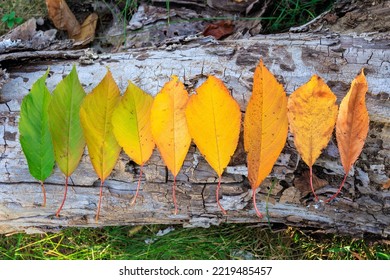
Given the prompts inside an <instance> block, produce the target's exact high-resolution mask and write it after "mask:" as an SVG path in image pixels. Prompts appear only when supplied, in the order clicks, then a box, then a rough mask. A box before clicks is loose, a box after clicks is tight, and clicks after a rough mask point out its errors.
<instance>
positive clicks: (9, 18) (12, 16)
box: [8, 11, 15, 21]
mask: <svg viewBox="0 0 390 280" xmlns="http://www.w3.org/2000/svg"><path fill="white" fill-rule="evenodd" d="M14 18H15V11H12V12H10V13H9V16H8V20H10V21H13V19H14Z"/></svg>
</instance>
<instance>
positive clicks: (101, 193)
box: [95, 181, 104, 222]
mask: <svg viewBox="0 0 390 280" xmlns="http://www.w3.org/2000/svg"><path fill="white" fill-rule="evenodd" d="M103 183H104V181H100V191H99V203H98V208H97V210H96V218H95V221H96V222H97V221H98V220H99V214H100V207H101V205H102V198H103Z"/></svg>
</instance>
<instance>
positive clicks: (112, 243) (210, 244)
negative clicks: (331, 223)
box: [0, 225, 390, 260]
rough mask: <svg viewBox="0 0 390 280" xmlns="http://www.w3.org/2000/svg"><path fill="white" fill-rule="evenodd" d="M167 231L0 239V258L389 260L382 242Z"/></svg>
mask: <svg viewBox="0 0 390 280" xmlns="http://www.w3.org/2000/svg"><path fill="white" fill-rule="evenodd" d="M165 228H167V226H158V225H149V226H136V227H129V226H122V227H104V228H97V229H91V228H89V229H76V228H70V229H65V230H63V231H62V232H59V233H50V234H35V235H26V234H22V233H20V234H15V235H12V236H8V237H5V236H1V237H0V259H17V260H31V259H45V260H46V259H61V260H76V259H77V260H87V259H94V260H99V259H115V260H121V259H130V260H152V259H164V260H169V259H190V260H198V259H202V260H219V259H243V258H251V259H288V260H290V259H332V260H338V259H345V260H348V259H390V245H389V244H386V243H385V242H384V241H374V240H361V239H352V238H348V237H336V236H326V235H323V236H321V238H318V237H315V236H311V235H309V234H306V233H304V232H302V231H300V230H296V229H292V228H285V229H281V230H278V231H271V230H270V229H268V228H260V227H256V226H253V225H252V226H251V225H223V226H219V227H211V228H210V229H201V228H196V229H184V228H182V227H180V226H176V227H174V229H175V230H173V231H171V232H170V233H168V234H166V235H163V236H157V235H156V234H157V232H158V231H159V230H161V229H165ZM147 240H153V242H151V243H150V242H149V243H147V242H145V241H147Z"/></svg>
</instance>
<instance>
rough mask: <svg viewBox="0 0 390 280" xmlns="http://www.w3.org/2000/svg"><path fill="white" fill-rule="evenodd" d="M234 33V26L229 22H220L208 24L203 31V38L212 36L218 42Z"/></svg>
mask: <svg viewBox="0 0 390 280" xmlns="http://www.w3.org/2000/svg"><path fill="white" fill-rule="evenodd" d="M233 31H234V24H233V23H232V21H231V20H221V21H218V22H216V23H210V24H209V25H207V26H206V28H205V30H204V31H203V35H204V36H209V35H211V36H213V37H215V39H217V40H219V39H221V38H223V37H225V36H227V35H230V34H232V33H233Z"/></svg>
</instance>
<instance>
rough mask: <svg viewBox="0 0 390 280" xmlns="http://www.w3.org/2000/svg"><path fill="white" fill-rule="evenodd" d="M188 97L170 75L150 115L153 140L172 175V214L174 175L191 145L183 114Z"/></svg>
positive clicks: (174, 186)
mask: <svg viewBox="0 0 390 280" xmlns="http://www.w3.org/2000/svg"><path fill="white" fill-rule="evenodd" d="M188 98H189V97H188V92H187V91H186V89H185V88H184V85H183V83H182V82H180V81H179V78H178V77H177V76H172V79H171V80H170V81H169V82H167V83H166V84H165V85H164V87H163V88H162V89H161V91H160V92H159V93H158V94H157V95H156V97H155V99H154V101H153V104H152V109H151V115H150V121H151V128H152V136H153V139H154V142H155V143H156V145H157V148H158V150H159V151H160V154H161V156H162V158H163V160H164V162H165V164H166V166H167V167H168V169H169V170H170V171H171V172H172V174H173V177H174V180H173V188H172V196H173V202H174V205H175V214H176V213H177V203H176V195H175V189H176V176H177V174H178V173H179V171H180V169H181V167H182V165H183V162H184V159H185V157H186V155H187V153H188V149H189V147H190V144H191V137H190V134H189V132H188V127H187V122H186V117H185V108H186V105H187V102H188Z"/></svg>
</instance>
